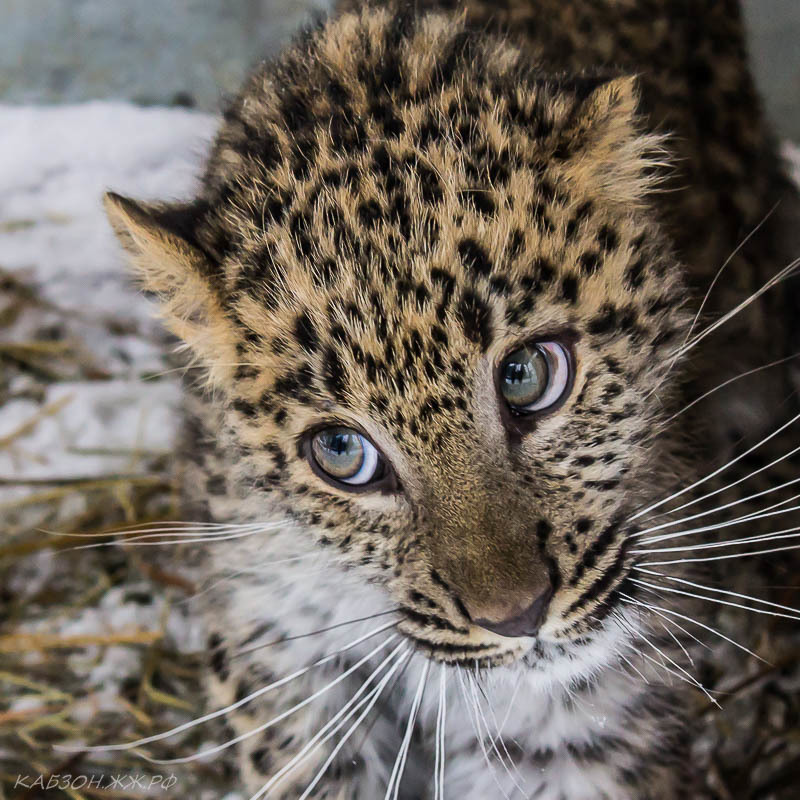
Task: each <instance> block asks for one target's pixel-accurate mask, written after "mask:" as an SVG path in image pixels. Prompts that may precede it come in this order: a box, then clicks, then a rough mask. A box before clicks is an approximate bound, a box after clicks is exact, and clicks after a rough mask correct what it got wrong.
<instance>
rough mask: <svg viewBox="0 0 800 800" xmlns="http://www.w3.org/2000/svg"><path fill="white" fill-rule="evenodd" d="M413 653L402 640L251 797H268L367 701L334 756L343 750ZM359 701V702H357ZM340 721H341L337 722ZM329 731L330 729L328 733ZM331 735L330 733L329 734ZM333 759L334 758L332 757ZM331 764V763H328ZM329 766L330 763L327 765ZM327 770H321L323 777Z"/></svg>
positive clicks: (256, 799)
mask: <svg viewBox="0 0 800 800" xmlns="http://www.w3.org/2000/svg"><path fill="white" fill-rule="evenodd" d="M404 646H405V647H406V650H405V651H404V652H402V653H400V655H399V656H398V655H397V653H398V652H399V651H400V650H401V649H402V648H403V647H404ZM410 655H411V652H410V650H408V649H407V644H406V642H400V644H398V645H397V647H396V648H395V649H394V650H393V651H392V652H391V653H389V655H388V656H387V657H386V658H385V659H384V660H383V661H382V662H381V663H380V664H379V665H378V667H377V669H375V671H374V672H373V673H372V674H371V675H370V676H369V677H368V678H367V680H366V681H364V683H363V684H362V685H361V686H360V687H359V689H358V691H357V692H356V693H355V694H354V695H353V697H352V698H351V699H350V700H349V701H348V702H347V703H346V704H345V705H344V706H343V707H342V708H341V709H340V710H339V711H338V712H337V713H336V714H335V715H334V716H333V717H332V718H331V719H330V720H328V722H326V723H325V725H323V726H322V728H320V729H319V730H318V731H317V733H315V734H314V736H313V737H312V738H311V740H310V741H308V742H307V743H306V744H305V745H304V746H303V748H302V749H301V750H300V751H299V752H298V753H296V754H295V755H294V756H293V757H292V759H291V760H290V761H289V762H288V763H287V764H285V765H284V766H283V767H281V769H280V770H278V772H276V773H275V775H273V776H272V777H271V778H270V779H269V780H268V781H267V782H266V783H265V784H264V785H263V786H262V787H261V788H260V789H259V790H258V791H257V792H256V793H255V794H254V795H253V796H252V797H251V798H250V799H249V800H259V798H261V797H264V796H265V795H266V794H267V793H268V792H269V791H270V790H271V789H272V788H273V787H274V786H275V785H276V784H277V783H279V782H280V781H281V780H283V778H285V777H286V776H287V775H288V774H289V773H291V772H292V770H294V769H295V767H296V766H297V765H298V764H299V763H300V762H301V761H303V760H304V759H305V758H307V757H308V756H309V755H311V754H312V753H314V752H316V751H317V750H318V749H319V748H320V747H322V745H323V744H325V742H327V741H329V740H330V739H331V738H332V737H333V736H335V735H336V733H337V732H338V731H339V730H340V729H341V728H342V727H344V725H346V724H347V721H348V720H349V719H350V718H351V717H352V716H354V715H355V714H357V713H358V710H359V709H360V708H361V707H362V706H364V705H365V704H367V708H366V710H365V711H364V712H363V714H362V715H361V716H360V717H359V718H358V720H357V721H356V722H355V723H354V724H353V726H352V727H351V728H350V730H348V731H347V733H346V734H345V736H344V737H343V738H342V740H341V741H340V742H339V743H338V745H337V747H336V748H335V749H334V753H333V755H334V756H335V755H336V753H338V752H339V750H340V749H341V746H343V744H344V742H345V741H346V740H347V739H348V738H349V737H350V735H351V734H352V733H353V732H354V731H355V730H356V729H357V728H358V726H359V725H360V724H361V722H362V721H363V720H364V719H365V718H366V716H367V715H368V714H369V712H370V711H371V710H372V708H373V707H374V705H375V704H376V703H377V702H378V699H379V698H380V696H381V694H382V693H383V690H384V689H385V688H386V685H387V684H388V683H389V681H390V680H391V678H392V676H393V675H394V673H395V672H396V671H397V670H398V668H399V667H400V666H401V665H402V664H403V663H404V662H405V661H406V660H407V659H408V658H409V656H410ZM393 658H395V659H396V660H395V663H394V664H392V666H391V667H390V669H389V671H388V672H387V673H386V674H385V675H384V676H383V678H381V680H380V682H379V684H378V685H377V686H376V687H375V688H374V689H373V690H372V691H371V692H370V693H369V694H368V695H367V696H366V697H365V698H364V699H363V700H361V701H359V702H357V703H356V701H357V700H358V698H359V697H360V696H361V695H362V694H363V693H364V691H365V690H366V689H367V687H368V686H369V685H370V683H371V682H372V681H373V680H374V679H375V677H376V676H377V675H378V674H379V673H380V671H381V670H382V669H383V668H384V666H385V665H386V664H388V663H389V662H390V661H391V660H392V659H393ZM354 704H355V705H354ZM350 706H353V708H352V709H351V710H350V711H349V713H348V709H349V708H350ZM345 714H346V716H344V719H342V720H341V722H339V719H340V718H341V717H342V716H343V715H345ZM337 723H338V724H337ZM331 728H333V730H331ZM328 731H330V732H329V733H328ZM326 734H327V735H326ZM330 760H331V761H332V760H333V759H330ZM326 763H327V762H326ZM325 768H326V769H327V766H326V767H325ZM322 774H323V773H320V777H321V775H322Z"/></svg>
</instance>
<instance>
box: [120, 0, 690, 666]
mask: <svg viewBox="0 0 800 800" xmlns="http://www.w3.org/2000/svg"><path fill="white" fill-rule="evenodd" d="M636 105H637V91H636V83H635V80H634V79H633V78H631V77H625V76H622V77H610V76H589V75H587V76H580V77H576V78H565V77H559V76H555V77H554V76H548V75H543V74H541V72H540V71H539V70H537V68H536V66H535V65H531V64H530V63H528V62H527V61H526V59H525V58H524V57H523V56H522V55H521V54H520V52H518V51H517V50H516V49H514V48H513V47H511V46H510V45H508V44H506V43H503V42H501V41H499V40H492V39H487V38H480V39H476V38H475V37H474V36H473V35H472V34H471V33H469V32H468V31H466V30H464V29H463V28H461V27H459V26H458V25H454V24H453V22H452V20H451V19H447V18H444V17H440V16H437V15H429V16H425V17H421V18H416V19H415V18H413V17H408V16H404V15H402V14H395V13H393V12H390V11H387V10H385V9H383V10H369V11H364V12H362V13H361V14H360V15H355V14H346V15H344V16H342V17H340V18H338V19H336V20H334V21H332V22H330V23H328V24H327V25H326V26H324V27H320V28H318V29H316V30H313V31H311V32H310V33H308V34H307V35H306V36H305V37H303V38H302V39H301V40H299V41H298V42H297V43H296V44H295V45H294V46H293V47H292V48H290V49H289V50H288V51H287V52H286V53H285V54H284V55H283V56H282V57H281V59H280V60H279V61H278V62H277V63H275V64H273V65H270V66H267V67H265V68H264V69H262V70H261V71H259V72H257V73H256V74H255V75H254V76H253V77H252V78H251V79H250V81H249V83H248V84H247V85H246V86H245V88H244V90H243V92H242V94H241V95H240V97H239V98H238V99H237V100H236V101H235V102H234V103H233V105H232V106H231V108H230V109H229V111H228V112H227V114H226V116H225V122H224V124H223V126H222V130H221V132H220V134H219V137H218V140H217V142H216V145H215V147H214V150H213V153H212V156H211V159H210V163H209V166H208V170H207V173H206V176H205V179H204V184H203V190H202V192H201V195H200V197H199V198H198V199H197V200H196V201H194V202H193V203H190V204H188V205H184V206H147V205H144V204H140V203H136V202H134V201H131V200H127V199H123V198H121V197H118V196H116V195H109V196H108V198H107V209H108V213H109V216H110V218H111V221H112V223H113V225H114V227H115V229H116V230H117V232H118V234H119V235H120V237H121V239H122V241H123V243H124V244H125V246H126V247H127V249H128V250H129V251H130V253H131V254H132V257H133V260H134V262H135V264H136V266H137V268H138V271H139V274H140V276H141V279H142V282H143V285H144V287H145V288H146V289H147V290H149V291H150V292H152V293H154V294H155V295H156V296H157V298H158V299H159V301H160V303H161V309H162V313H163V316H164V318H165V320H166V324H167V325H168V326H169V327H170V328H171V329H172V330H173V331H174V332H175V334H177V335H178V336H179V337H180V338H181V339H183V340H184V341H185V343H186V345H187V347H188V348H189V349H190V350H191V352H192V353H193V354H194V356H195V357H196V359H197V360H198V362H199V363H200V364H201V365H202V366H203V367H204V368H205V374H206V375H207V379H208V383H209V384H210V385H211V386H212V387H213V388H214V390H215V395H216V397H218V398H219V402H221V403H223V404H224V407H225V410H226V411H225V413H226V416H227V419H226V422H227V425H228V427H229V428H230V430H231V431H232V443H231V446H232V447H235V448H237V452H238V454H239V455H238V456H237V458H236V459H235V460H236V463H237V465H238V466H237V472H236V480H237V482H238V485H239V489H240V492H241V493H243V494H246V495H248V497H249V498H250V499H251V500H252V498H256V499H257V502H262V501H263V508H264V514H265V516H266V515H271V516H274V515H276V514H277V515H285V516H286V517H290V518H292V519H294V520H297V521H299V522H301V523H302V524H303V527H304V528H305V530H306V531H307V535H308V536H309V537H315V539H316V540H317V541H318V542H319V543H320V544H321V545H328V546H330V547H333V548H338V549H339V550H340V551H341V552H342V553H343V554H344V558H345V559H346V560H348V561H349V562H350V563H352V564H354V565H357V568H358V569H360V570H362V571H363V574H364V576H365V579H369V580H371V581H373V582H378V583H381V584H383V585H384V586H385V587H386V590H387V591H388V593H389V594H390V595H391V597H392V598H393V599H394V600H395V601H396V602H397V604H398V605H399V606H400V607H401V608H402V609H403V622H402V623H401V624H402V627H403V630H404V631H405V632H406V633H407V634H408V635H409V636H411V637H413V638H414V639H416V640H417V641H418V642H419V643H420V644H421V646H423V647H425V648H427V649H429V650H430V652H432V653H433V654H434V656H435V657H437V658H441V659H460V658H464V657H466V656H469V657H474V656H476V655H480V656H481V657H482V658H485V659H486V660H487V663H488V662H491V660H492V659H494V660H495V661H497V660H502V659H507V658H510V657H515V656H518V655H519V654H520V653H523V652H525V651H526V649H527V648H528V647H529V646H530V641H531V640H530V637H532V636H538V637H539V638H540V639H541V640H545V641H548V640H556V641H557V640H562V641H563V640H567V639H570V638H574V637H576V636H578V635H581V634H583V633H585V632H586V631H587V630H589V629H591V628H592V627H593V626H594V625H596V624H598V623H596V622H595V621H593V620H597V619H598V618H600V617H602V614H603V612H604V610H605V609H607V608H608V607H609V605H610V603H611V602H612V601H613V596H614V592H615V591H616V590H617V589H618V588H619V586H620V583H621V581H623V580H624V578H625V576H626V571H627V568H628V557H627V554H626V550H625V547H624V544H625V540H626V535H627V534H628V532H629V527H628V522H627V520H628V518H629V516H630V512H631V510H632V509H633V508H634V507H635V506H636V505H638V504H640V503H641V502H642V501H644V500H646V499H647V498H648V497H650V496H651V495H652V493H653V492H655V491H656V487H658V475H657V473H656V471H655V469H654V464H656V463H658V461H659V458H660V453H661V449H662V448H663V447H664V445H663V444H662V438H661V437H659V436H658V433H659V430H660V423H661V420H662V415H663V414H664V408H665V405H666V401H665V397H666V396H668V394H669V392H668V390H666V389H665V388H664V387H663V385H662V381H663V379H664V377H665V374H666V371H667V368H668V367H669V364H670V357H669V356H670V353H671V352H672V351H673V350H674V348H675V345H676V344H677V343H678V342H679V340H680V338H681V336H682V334H683V333H684V332H685V327H686V319H685V315H684V313H683V312H682V311H681V310H680V307H681V305H682V302H683V299H684V296H683V293H684V289H683V287H682V284H681V282H680V276H679V270H678V269H677V267H676V264H675V262H674V259H673V257H672V255H671V253H670V248H669V246H668V244H667V243H666V241H665V238H664V237H663V235H662V233H661V231H660V229H659V226H658V223H657V221H656V219H655V215H654V212H653V211H652V209H651V208H650V206H649V203H648V192H649V191H650V190H651V189H652V188H653V183H654V181H655V177H654V176H655V175H656V174H657V170H656V166H657V159H658V158H659V150H660V148H659V145H660V142H659V140H658V139H657V138H655V137H653V136H651V135H647V134H645V133H643V132H642V130H641V129H640V124H639V120H638V118H637V113H636Z"/></svg>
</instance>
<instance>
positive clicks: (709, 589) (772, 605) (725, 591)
mask: <svg viewBox="0 0 800 800" xmlns="http://www.w3.org/2000/svg"><path fill="white" fill-rule="evenodd" d="M634 569H637V570H639V571H640V572H646V573H647V574H648V575H657V576H658V577H659V578H664V579H665V580H668V581H675V582H676V583H682V584H684V585H685V586H693V587H694V588H695V589H702V590H703V591H704V592H714V593H716V594H727V595H730V596H731V597H739V598H741V599H742V600H752V602H754V603H761V604H762V605H765V606H769V607H770V608H780V609H781V610H782V611H791V612H792V613H794V614H798V615H800V610H798V609H796V608H792V607H791V606H782V605H781V604H780V603H772V602H770V601H769V600H762V599H761V598H759V597H752V596H751V595H749V594H740V593H739V592H733V591H731V590H730V589H718V588H716V587H714V586H704V585H703V584H701V583H693V582H692V581H688V580H686V579H684V578H674V577H673V576H672V575H664V573H663V572H656V571H655V570H651V569H642V568H641V567H634Z"/></svg>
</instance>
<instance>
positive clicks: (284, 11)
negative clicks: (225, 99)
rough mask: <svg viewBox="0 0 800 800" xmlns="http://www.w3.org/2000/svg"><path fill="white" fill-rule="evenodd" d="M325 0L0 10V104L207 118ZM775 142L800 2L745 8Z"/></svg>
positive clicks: (790, 82) (797, 83)
mask: <svg viewBox="0 0 800 800" xmlns="http://www.w3.org/2000/svg"><path fill="white" fill-rule="evenodd" d="M329 6H330V2H329V0H168V1H165V0H147V1H146V2H142V0H68V2H64V0H0V20H2V30H0V103H2V102H5V103H64V102H66V103H70V102H76V101H82V100H88V99H93V98H107V99H118V100H132V101H134V102H137V103H141V104H145V105H155V104H158V105H191V106H197V107H198V108H201V109H204V110H216V109H217V108H218V107H219V103H220V93H221V92H222V93H230V92H234V91H236V89H237V88H238V86H239V83H240V81H241V79H242V76H243V75H244V73H245V72H246V70H247V69H248V67H250V66H251V65H252V64H254V63H255V62H256V61H258V60H260V59H261V58H264V57H268V56H270V55H271V54H274V53H275V52H276V50H277V49H278V48H279V47H280V45H281V43H282V42H283V41H284V40H285V39H286V38H287V37H288V36H290V35H291V33H292V32H293V31H295V30H296V29H297V27H298V25H300V24H301V23H302V22H303V20H304V19H307V18H308V15H309V14H310V13H314V12H320V11H325V10H326V9H327V8H328V7H329ZM744 8H745V13H746V16H747V22H748V26H749V28H750V34H751V53H752V61H753V68H754V70H755V73H756V78H757V80H758V81H759V83H760V85H761V89H762V91H763V92H764V94H765V96H766V100H767V105H768V108H769V112H770V116H771V117H772V119H773V120H774V123H775V125H776V127H777V130H778V132H779V133H780V134H781V135H783V136H786V137H790V138H793V139H795V140H796V141H797V140H800V102H798V98H800V2H798V0H744Z"/></svg>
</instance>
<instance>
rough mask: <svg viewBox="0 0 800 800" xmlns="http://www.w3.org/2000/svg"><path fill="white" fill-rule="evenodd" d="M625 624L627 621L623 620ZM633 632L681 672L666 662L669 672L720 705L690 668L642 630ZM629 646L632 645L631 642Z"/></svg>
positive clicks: (716, 704) (666, 668) (664, 665)
mask: <svg viewBox="0 0 800 800" xmlns="http://www.w3.org/2000/svg"><path fill="white" fill-rule="evenodd" d="M623 624H625V623H624V622H623ZM632 633H633V634H634V636H638V637H639V638H640V639H641V640H642V641H643V642H644V643H645V644H647V645H648V646H649V647H650V648H651V649H653V650H655V652H656V653H658V655H659V657H660V658H661V659H666V660H667V661H669V663H670V664H672V666H673V667H675V669H677V670H678V673H679V674H676V673H675V672H673V670H671V669H670V668H669V667H667V666H666V664H663V667H664V669H665V670H666V671H667V672H669V673H670V674H672V675H675V677H676V678H679V679H680V680H683V681H685V682H687V683H690V684H691V685H692V686H695V687H696V688H698V689H699V690H700V691H701V692H702V693H703V694H704V695H705V696H706V697H707V698H708V699H709V700H710V701H711V702H712V703H713V704H714V705H715V706H717V707H719V703H717V701H716V700H715V699H714V698H713V697H712V696H711V694H710V693H709V691H708V689H706V687H705V686H703V684H702V683H700V681H699V680H698V679H697V678H695V677H694V675H692V674H691V673H690V672H689V671H688V670H686V669H684V668H683V667H682V666H681V665H680V664H679V663H678V662H677V661H675V659H673V658H670V656H669V655H667V654H666V653H665V652H664V651H663V650H661V648H660V647H657V646H656V645H655V644H653V642H651V641H650V640H649V639H648V638H647V637H646V636H645V635H644V634H643V633H642V632H641V631H632ZM629 646H631V645H630V643H629ZM642 655H643V656H644V657H645V658H647V657H648V656H647V655H646V654H645V653H642ZM687 655H688V654H687ZM690 661H691V659H690Z"/></svg>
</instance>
